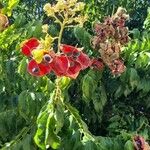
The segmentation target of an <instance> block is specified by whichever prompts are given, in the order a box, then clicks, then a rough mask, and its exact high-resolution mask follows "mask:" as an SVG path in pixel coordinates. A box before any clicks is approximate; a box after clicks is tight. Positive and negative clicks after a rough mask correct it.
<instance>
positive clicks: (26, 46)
mask: <svg viewBox="0 0 150 150" xmlns="http://www.w3.org/2000/svg"><path fill="white" fill-rule="evenodd" d="M39 44H40V43H39V41H38V39H36V38H31V39H29V40H28V41H26V42H24V43H23V45H22V53H23V54H24V55H26V56H31V52H32V50H34V49H36V48H37V47H38V46H39Z"/></svg>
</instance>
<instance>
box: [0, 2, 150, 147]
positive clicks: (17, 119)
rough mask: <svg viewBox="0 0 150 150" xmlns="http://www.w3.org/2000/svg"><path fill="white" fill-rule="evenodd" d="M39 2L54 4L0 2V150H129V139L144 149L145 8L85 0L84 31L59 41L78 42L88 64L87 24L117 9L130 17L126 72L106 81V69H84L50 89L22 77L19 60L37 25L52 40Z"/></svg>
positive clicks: (148, 38)
mask: <svg viewBox="0 0 150 150" xmlns="http://www.w3.org/2000/svg"><path fill="white" fill-rule="evenodd" d="M46 2H53V1H51V0H49V1H46V0H43V1H36V2H35V1H33V0H30V1H27V0H20V1H18V0H9V1H6V0H2V5H3V9H2V12H3V13H5V14H7V15H8V16H9V21H10V26H9V27H8V28H7V29H6V30H4V31H3V32H2V33H0V73H1V76H0V100H1V101H0V106H1V107H0V108H1V109H0V148H1V149H2V150H7V149H10V150H21V149H23V150H34V149H35V150H36V149H38V147H39V149H43V150H44V149H48V148H49V149H51V148H52V149H58V150H62V149H64V150H70V149H73V150H78V149H80V150H82V149H83V150H91V149H97V150H120V149H124V150H134V143H133V137H134V136H135V135H140V136H142V137H144V138H145V140H147V141H148V142H149V140H150V123H149V122H150V119H149V118H150V113H149V108H150V52H149V50H150V35H149V22H150V19H149V13H148V15H147V8H148V5H149V1H140V0H137V1H131V2H130V1H126V0H119V1H110V0H107V1H94V0H92V1H88V0H85V2H86V10H85V13H87V14H88V15H89V16H90V17H89V22H88V23H87V24H86V25H85V28H86V29H84V28H80V27H76V28H75V29H74V30H72V29H68V30H67V29H66V30H65V32H64V36H63V40H62V41H63V42H64V43H68V42H70V43H73V44H74V43H75V42H78V45H81V46H83V47H85V48H86V52H87V53H88V54H89V55H90V56H91V57H93V56H95V55H97V52H96V51H94V52H93V48H92V47H91V43H90V42H91V41H90V39H91V37H92V36H93V32H92V30H91V26H92V22H94V21H95V20H101V19H102V18H103V17H104V16H107V15H111V14H112V13H113V12H114V11H115V9H117V7H118V6H123V7H125V8H126V9H127V11H128V12H129V14H130V16H131V19H130V20H129V22H128V26H129V28H130V33H131V34H130V37H131V41H130V42H129V44H128V45H126V47H124V50H123V52H122V57H123V59H124V60H125V64H126V71H125V72H124V73H123V74H121V75H120V76H113V75H112V74H111V73H110V71H109V70H108V68H107V67H106V68H105V69H104V71H98V70H91V69H87V70H85V71H83V72H82V73H81V74H80V75H79V77H78V78H77V79H76V80H70V79H69V78H67V77H64V78H60V79H58V80H56V81H55V77H54V75H53V74H52V75H48V76H45V77H41V78H37V77H32V76H31V75H29V74H28V73H27V72H26V65H27V63H28V60H27V59H26V58H23V56H22V54H21V53H20V44H21V42H22V41H24V40H25V39H28V38H30V37H37V38H40V37H44V36H45V34H44V33H42V24H43V23H50V24H51V25H50V28H49V30H50V31H49V32H52V33H53V34H57V32H58V30H59V27H58V26H57V25H56V24H52V21H53V20H52V19H49V18H47V16H46V15H45V14H44V13H43V10H42V8H43V5H44V4H45V3H46ZM148 12H149V11H148ZM146 16H147V18H146ZM145 19H146V20H145ZM144 20H145V22H144ZM143 23H144V28H143ZM74 34H75V35H74ZM57 82H59V84H60V89H61V93H59V92H58V91H57V90H58V89H57V86H56V84H57ZM56 95H57V96H56ZM56 97H57V99H56ZM54 99H55V100H54ZM50 147H51V148H50Z"/></svg>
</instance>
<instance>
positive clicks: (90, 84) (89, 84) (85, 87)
mask: <svg viewBox="0 0 150 150" xmlns="http://www.w3.org/2000/svg"><path fill="white" fill-rule="evenodd" d="M96 85H97V83H96V81H95V80H94V79H93V78H92V77H91V76H89V74H86V75H85V76H84V77H83V81H82V92H83V99H84V100H85V101H86V102H89V101H91V100H92V95H93V94H94V92H95V90H96Z"/></svg>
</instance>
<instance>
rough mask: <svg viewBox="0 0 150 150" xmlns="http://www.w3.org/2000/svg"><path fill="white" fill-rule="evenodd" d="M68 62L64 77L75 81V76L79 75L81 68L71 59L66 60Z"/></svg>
mask: <svg viewBox="0 0 150 150" xmlns="http://www.w3.org/2000/svg"><path fill="white" fill-rule="evenodd" d="M68 60H69V63H70V66H69V68H68V71H67V73H66V76H67V77H70V78H73V79H76V78H77V76H78V75H79V72H80V70H81V69H82V66H81V64H80V63H79V62H77V61H74V60H73V59H71V58H68Z"/></svg>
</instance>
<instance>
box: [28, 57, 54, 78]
mask: <svg viewBox="0 0 150 150" xmlns="http://www.w3.org/2000/svg"><path fill="white" fill-rule="evenodd" d="M27 69H28V72H29V73H30V74H31V75H33V76H38V77H41V76H44V75H46V74H48V73H50V71H51V70H52V69H51V66H50V65H48V64H47V63H40V64H38V63H37V62H36V61H35V60H34V59H32V60H31V61H30V62H29V64H28V67H27Z"/></svg>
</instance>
